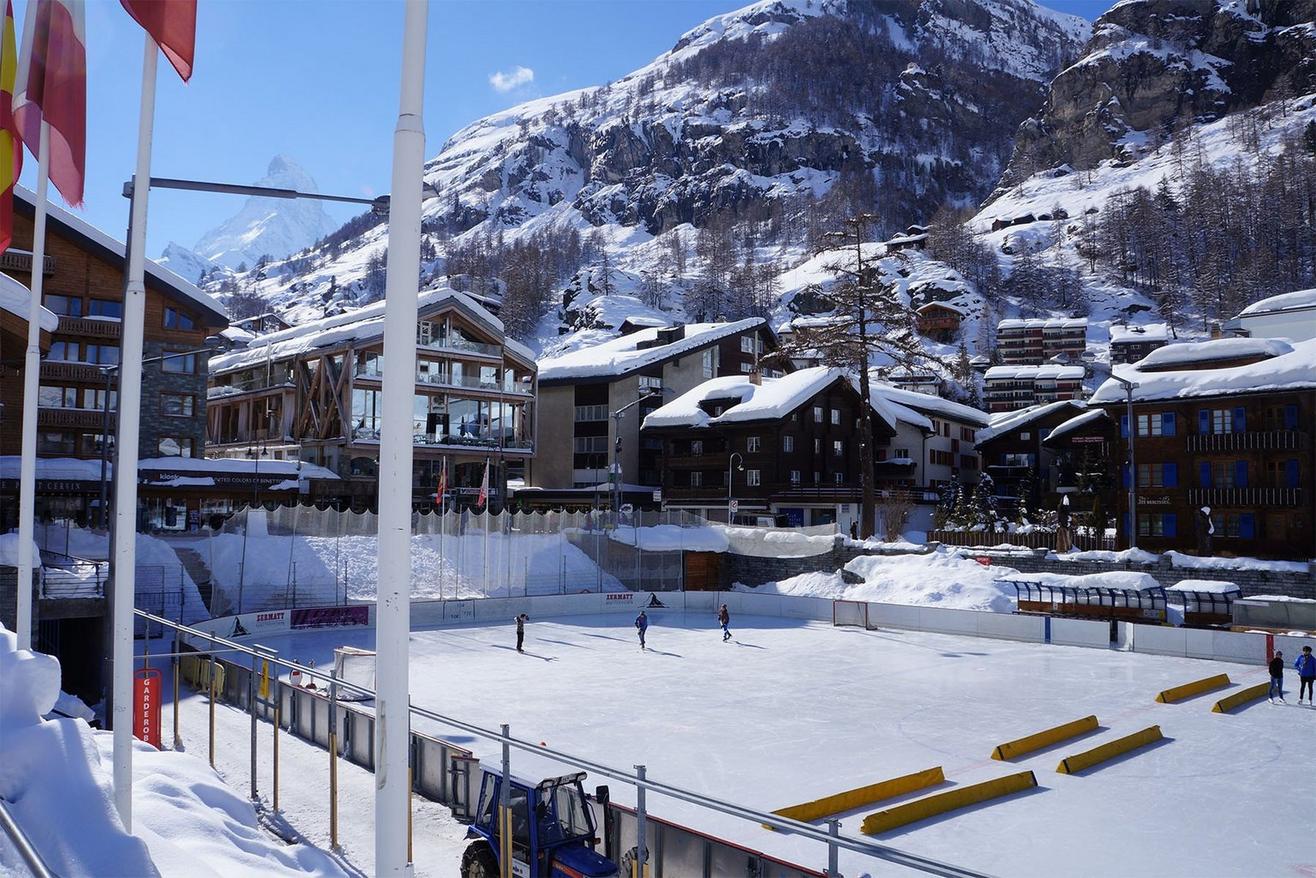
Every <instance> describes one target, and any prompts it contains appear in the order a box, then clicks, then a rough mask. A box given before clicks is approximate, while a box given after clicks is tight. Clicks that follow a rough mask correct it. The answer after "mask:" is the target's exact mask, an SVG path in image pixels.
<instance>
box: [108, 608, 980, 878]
mask: <svg viewBox="0 0 1316 878" xmlns="http://www.w3.org/2000/svg"><path fill="white" fill-rule="evenodd" d="M133 612H134V613H135V614H136V616H137V617H138V618H140V619H143V620H145V621H146V623H148V624H157V625H160V626H162V627H164V628H168V629H172V630H173V631H175V632H177V633H178V635H180V636H186V637H188V638H193V639H196V640H199V641H201V642H204V643H208V644H210V649H211V650H213V648H214V647H215V646H216V645H217V646H219V647H221V648H223V649H224V650H228V651H233V652H238V653H243V654H246V655H248V656H250V657H251V661H252V668H251V669H249V671H248V673H249V674H250V676H249V677H248V678H247V685H246V689H247V692H248V696H247V698H248V704H251V703H252V702H254V700H255V696H254V692H255V689H254V685H255V676H256V671H255V668H256V666H257V663H258V662H260V661H268V662H269V663H270V664H271V665H273V666H277V667H283V668H287V669H289V671H290V672H297V673H300V674H303V675H307V676H308V677H318V678H320V679H323V678H324V672H323V671H318V670H316V669H315V668H313V667H309V666H305V665H302V664H299V663H298V662H295V661H291V660H289V659H283V658H279V657H278V656H277V655H276V654H274V653H273V652H272V651H270V650H266V649H257V648H253V647H251V646H247V645H245V644H242V643H239V642H237V641H235V640H232V639H229V638H225V637H220V636H219V635H215V634H209V633H207V632H205V631H201V630H199V629H197V628H193V627H190V626H187V625H181V624H179V623H177V622H173V621H171V620H169V619H166V618H163V617H161V616H156V615H154V614H152V613H147V612H144V611H142V610H136V609H135V610H134V611H133ZM234 667H239V668H240V667H241V666H238V665H234ZM235 676H236V675H235ZM209 679H210V680H211V681H212V682H211V686H212V690H211V691H212V692H213V691H215V690H214V683H213V681H214V680H215V677H214V675H213V673H212V675H211V677H210V678H209ZM281 685H286V684H281ZM240 688H241V687H240V686H239V683H238V681H237V680H236V679H235V680H233V681H226V683H225V689H226V691H227V690H230V689H232V690H234V691H237V690H239V689H240ZM339 690H343V691H348V692H353V693H356V694H357V695H360V696H363V697H364V698H368V699H373V698H374V697H375V692H374V690H373V689H372V688H370V687H367V686H361V685H359V684H356V683H351V682H348V681H346V680H339V679H337V678H336V677H334V678H331V693H330V704H331V705H334V706H336V705H337V692H338V691H339ZM176 703H177V699H175V704H176ZM212 703H213V702H212ZM176 709H177V708H175V710H176ZM410 711H411V717H412V720H413V722H414V719H415V718H416V717H421V718H423V719H427V720H430V721H431V722H435V723H438V724H439V725H441V726H445V727H447V728H452V729H456V730H458V731H461V732H465V733H466V734H469V735H472V736H474V737H477V738H482V739H484V740H487V741H494V742H497V743H499V744H500V745H501V747H502V750H503V764H504V765H508V764H510V752H511V751H512V750H520V751H522V752H525V753H533V754H536V755H537V756H540V757H547V758H549V759H552V760H556V761H557V762H560V763H562V764H564V765H569V766H572V767H574V768H577V769H580V770H583V771H587V772H589V773H591V774H593V775H596V776H598V777H606V778H609V779H612V780H615V781H620V782H622V783H624V784H627V785H629V786H633V787H635V789H636V792H637V803H642V802H643V801H644V794H645V793H646V792H647V793H656V794H658V795H662V796H667V797H669V798H672V799H676V800H678V801H682V802H686V803H688V804H691V805H696V806H698V807H701V808H705V809H707V810H710V811H716V812H718V813H720V814H726V815H728V816H731V817H735V818H738V819H740V820H745V821H748V822H750V823H756V824H760V825H767V826H771V827H774V828H776V829H779V830H783V831H785V832H790V833H794V834H796V835H799V836H802V837H804V838H807V839H809V840H811V841H817V842H819V843H821V844H823V845H825V846H826V847H827V850H828V852H829V862H834V861H835V852H836V851H837V850H847V851H851V852H854V853H858V854H861V855H864V856H868V857H873V858H875V859H878V860H883V861H885V862H888V863H894V864H896V865H900V866H904V867H906V868H910V869H914V870H917V871H920V872H923V873H926V874H929V875H940V876H943V878H988V876H987V875H986V874H985V873H982V872H977V871H974V870H972V869H966V868H963V867H960V866H955V865H952V864H949V863H943V862H941V861H939V860H935V859H932V858H931V857H925V856H922V855H920V854H912V853H908V852H906V851H902V850H899V849H897V848H893V847H890V846H889V845H884V844H878V843H876V842H871V841H865V840H863V839H859V838H854V837H852V836H846V835H840V834H839V832H837V830H836V827H835V826H832V827H831V828H830V829H831V831H829V830H828V829H824V828H821V827H818V826H814V825H813V824H811V823H804V822H802V821H799V820H792V819H790V818H787V817H781V816H780V815H777V814H772V813H768V812H765V811H758V810H755V809H753V808H750V807H747V806H745V805H740V804H738V803H735V802H730V801H727V800H725V799H719V798H715V797H713V796H709V795H705V794H703V793H699V792H696V791H694V790H689V789H686V788H684V787H680V786H676V785H675V784H668V783H663V782H661V781H656V780H654V779H652V778H651V777H649V776H648V775H647V772H646V771H645V768H644V766H642V765H637V766H635V769H636V770H634V771H631V770H627V769H622V768H615V767H613V766H611V765H607V764H604V763H601V762H596V761H594V760H592V759H587V758H585V757H583V756H578V755H576V754H574V753H569V752H567V751H564V750H558V749H556V748H553V747H546V746H545V745H544V743H543V742H542V741H535V740H530V739H526V738H517V737H513V736H512V734H511V732H510V730H509V727H508V726H507V725H503V726H502V727H501V729H500V730H494V729H491V728H486V727H484V726H480V725H477V724H475V723H470V722H466V721H465V720H462V719H458V718H457V717H454V716H449V715H446V714H442V713H439V712H437V711H433V710H429V709H427V708H424V707H419V706H417V705H415V704H412V705H411V708H410ZM252 723H253V725H252V748H253V749H252V754H253V756H252V791H253V796H254V793H255V778H256V768H255V766H256V762H255V755H254V754H255V746H256V744H255V741H256V729H255V717H254V716H253V720H252ZM332 734H333V733H332V732H331V735H332ZM414 734H415V733H414V732H413V736H414ZM372 738H373V734H372ZM334 740H335V739H334V738H333V737H331V738H330V741H334ZM431 740H434V739H431ZM450 746H452V747H453V748H454V749H461V748H457V747H456V745H450ZM372 747H373V744H372ZM332 749H333V748H331V750H332ZM467 752H469V751H467ZM212 764H213V747H212ZM637 811H638V812H639V815H641V816H640V821H639V822H640V823H641V824H642V823H643V817H642V815H643V813H644V811H643V807H642V805H639V804H637ZM331 813H332V812H331ZM336 835H337V830H336V827H335V826H333V825H332V824H331V836H332V837H334V838H335V839H336ZM335 844H336V841H335Z"/></svg>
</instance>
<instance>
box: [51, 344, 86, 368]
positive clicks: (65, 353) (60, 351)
mask: <svg viewBox="0 0 1316 878" xmlns="http://www.w3.org/2000/svg"><path fill="white" fill-rule="evenodd" d="M81 355H82V345H81V344H79V343H78V342H76V341H52V342H51V343H50V353H48V354H46V359H47V360H50V361H51V362H52V363H76V362H78V358H79V357H80V356H81Z"/></svg>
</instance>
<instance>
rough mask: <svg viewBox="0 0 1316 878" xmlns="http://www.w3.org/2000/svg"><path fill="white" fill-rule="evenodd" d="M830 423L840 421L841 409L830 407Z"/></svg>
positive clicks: (838, 422)
mask: <svg viewBox="0 0 1316 878" xmlns="http://www.w3.org/2000/svg"><path fill="white" fill-rule="evenodd" d="M832 423H833V424H840V423H841V410H840V409H832Z"/></svg>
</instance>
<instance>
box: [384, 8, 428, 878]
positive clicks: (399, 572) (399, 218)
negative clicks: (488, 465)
mask: <svg viewBox="0 0 1316 878" xmlns="http://www.w3.org/2000/svg"><path fill="white" fill-rule="evenodd" d="M428 19H429V2H428V0H408V2H407V5H406V16H405V22H404V26H403V35H402V88H401V98H400V100H399V106H398V124H397V128H396V129H394V132H393V183H392V192H391V199H390V202H389V217H388V267H387V272H388V273H387V280H386V285H385V293H384V353H385V354H386V356H385V359H384V382H383V385H384V387H383V416H384V424H383V428H382V430H381V431H380V437H379V542H378V545H379V587H378V595H377V602H376V609H377V613H376V623H375V681H376V683H375V875H376V876H377V878H386V876H405V875H410V874H411V868H410V865H409V864H408V862H407V826H408V823H409V821H408V812H409V809H410V798H411V789H410V784H409V779H410V778H409V770H408V769H409V768H410V760H409V758H408V757H409V751H410V749H411V748H410V743H411V742H410V737H411V701H410V693H411V689H410V677H409V669H408V662H409V660H410V644H409V643H408V639H409V637H410V636H411V493H412V487H411V485H412V457H413V451H414V448H413V444H412V443H413V432H412V429H411V418H412V402H413V399H414V397H415V394H416V312H417V305H416V297H417V295H418V292H419V287H420V214H421V180H422V177H423V174H424V164H425V127H424V124H423V122H422V118H421V111H422V109H423V99H424V93H425V36H426V27H427V24H428Z"/></svg>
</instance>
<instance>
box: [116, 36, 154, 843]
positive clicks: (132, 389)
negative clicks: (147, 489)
mask: <svg viewBox="0 0 1316 878" xmlns="http://www.w3.org/2000/svg"><path fill="white" fill-rule="evenodd" d="M158 55H159V52H158V50H157V48H156V45H155V41H154V40H153V39H151V36H150V35H149V34H147V35H145V36H144V38H143V49H142V100H141V111H140V114H139V119H138V129H137V167H136V170H135V171H134V173H133V192H132V206H131V209H130V216H131V219H130V221H129V223H128V226H129V229H130V230H131V234H130V235H129V238H128V250H127V253H128V259H127V283H126V284H125V288H124V302H123V320H122V324H121V325H122V341H121V343H120V354H119V431H118V440H117V444H116V446H115V454H116V457H117V465H116V466H115V468H114V471H115V475H116V476H117V478H116V479H115V480H114V647H113V657H114V663H113V674H114V682H113V689H112V691H113V696H114V697H113V708H112V723H113V726H114V799H115V805H116V806H117V807H118V811H119V816H120V818H121V819H122V820H123V826H124V829H125V830H126V831H128V832H130V833H131V832H132V747H133V742H132V660H133V597H134V593H135V589H136V566H137V456H138V450H139V449H138V441H139V437H140V428H141V407H142V406H141V402H142V346H143V332H144V328H145V323H146V282H145V276H146V262H145V260H146V203H147V199H148V198H149V197H150V194H151V185H150V178H151V136H152V131H151V129H152V125H153V123H154V121H155V68H156V60H157V57H158Z"/></svg>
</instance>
